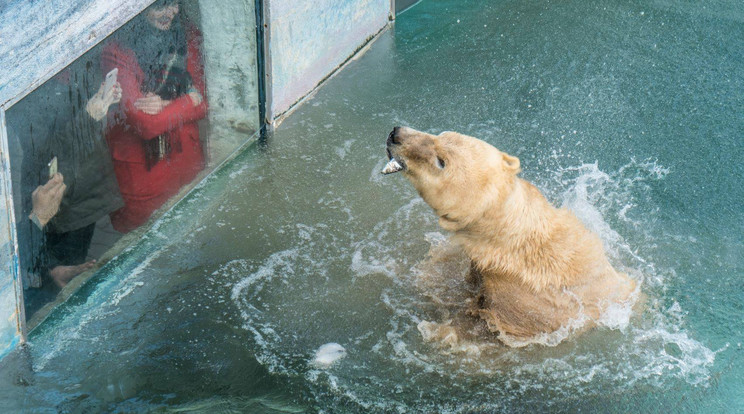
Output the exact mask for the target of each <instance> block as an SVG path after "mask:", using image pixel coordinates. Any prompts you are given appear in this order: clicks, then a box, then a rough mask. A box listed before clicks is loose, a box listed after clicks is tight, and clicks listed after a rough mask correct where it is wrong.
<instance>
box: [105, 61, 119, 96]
mask: <svg viewBox="0 0 744 414" xmlns="http://www.w3.org/2000/svg"><path fill="white" fill-rule="evenodd" d="M118 75H119V68H113V69H111V71H110V72H109V73H107V74H106V80H104V81H103V94H104V95H105V94H106V93H107V92H108V91H110V90H111V88H113V87H114V84H115V83H116V77H117V76H118Z"/></svg>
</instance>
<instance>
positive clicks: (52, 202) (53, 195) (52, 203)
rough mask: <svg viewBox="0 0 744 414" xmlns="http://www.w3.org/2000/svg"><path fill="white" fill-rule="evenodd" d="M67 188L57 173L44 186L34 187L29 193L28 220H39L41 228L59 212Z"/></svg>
mask: <svg viewBox="0 0 744 414" xmlns="http://www.w3.org/2000/svg"><path fill="white" fill-rule="evenodd" d="M65 189H67V186H66V185H65V183H64V177H63V176H62V174H60V173H57V174H54V176H53V177H52V178H51V179H49V181H47V183H46V184H44V185H40V186H38V187H36V189H35V190H34V192H33V193H31V206H32V207H31V215H29V218H30V219H32V220H33V217H34V216H36V219H37V220H39V224H41V226H42V227H44V226H46V224H47V223H49V220H51V219H52V217H54V215H55V214H57V212H58V211H59V204H60V203H61V202H62V196H63V195H64V194H65Z"/></svg>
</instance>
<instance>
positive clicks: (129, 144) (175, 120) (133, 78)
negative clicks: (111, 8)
mask: <svg viewBox="0 0 744 414" xmlns="http://www.w3.org/2000/svg"><path fill="white" fill-rule="evenodd" d="M180 11H181V10H180V5H179V3H177V2H164V1H161V2H158V3H156V4H155V5H154V6H152V7H151V8H150V9H148V10H147V11H145V12H144V13H143V14H141V15H140V16H138V17H135V18H134V20H133V21H132V22H131V23H130V24H129V25H128V26H127V27H125V28H124V30H121V31H119V32H118V33H117V34H115V35H114V36H113V39H111V40H110V41H108V42H107V44H106V45H105V46H104V48H103V53H102V57H101V60H102V67H103V71H104V72H109V71H111V70H114V69H117V70H118V78H119V82H120V83H121V86H122V93H123V97H122V100H121V103H120V104H119V106H118V108H117V109H116V110H115V111H113V113H112V114H111V115H110V121H111V122H110V126H109V128H108V130H107V132H106V139H107V140H108V143H109V146H110V149H111V156H112V158H113V163H114V171H115V173H116V178H117V180H118V182H119V189H120V191H121V194H122V197H123V198H124V203H125V205H124V208H122V209H120V210H118V211H116V212H115V213H114V214H112V216H111V222H112V224H113V226H114V228H115V229H116V230H118V231H121V232H129V231H131V230H133V229H135V228H137V227H139V226H140V225H142V224H143V223H145V222H146V221H147V219H148V218H149V217H150V215H151V214H152V212H153V211H155V210H156V209H157V208H159V207H160V206H162V205H163V203H165V202H166V201H167V200H168V199H169V198H171V197H172V196H173V195H175V194H176V193H177V192H178V191H179V189H180V188H181V187H182V186H184V185H185V184H188V183H189V182H191V181H192V180H193V179H194V178H195V177H196V175H197V174H198V173H199V171H201V170H202V169H203V168H204V152H203V150H202V143H201V141H200V139H199V126H198V124H197V121H199V120H201V119H203V118H204V117H205V116H206V114H207V101H206V99H205V96H206V93H205V84H204V67H203V64H202V53H201V33H200V32H199V30H198V29H197V28H196V26H195V25H194V24H193V23H192V22H191V21H189V20H188V19H186V18H184V17H183V14H182V13H180Z"/></svg>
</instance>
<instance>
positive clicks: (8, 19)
mask: <svg viewBox="0 0 744 414" xmlns="http://www.w3.org/2000/svg"><path fill="white" fill-rule="evenodd" d="M153 1H154V0H118V1H117V2H116V6H115V7H112V4H113V3H112V2H110V1H109V0H66V1H28V0H5V1H3V3H5V4H4V5H2V6H0V22H2V24H0V68H2V72H1V73H0V106H5V107H6V108H7V107H8V105H10V104H12V103H14V102H15V101H17V100H18V99H20V98H21V97H23V96H24V95H26V94H27V93H28V92H29V91H31V90H33V89H34V88H36V87H37V86H39V85H41V84H42V83H44V82H45V81H46V80H48V79H49V78H51V77H52V76H53V75H54V74H55V73H57V72H59V71H60V70H61V69H62V68H64V67H65V66H67V65H69V64H70V63H72V61H74V60H75V59H76V58H77V57H78V56H80V55H82V54H83V53H85V52H86V51H87V50H88V49H90V48H91V47H93V46H95V45H96V44H97V43H99V42H100V41H102V40H103V39H104V38H105V37H106V36H108V35H109V34H111V33H112V32H113V31H114V30H116V29H117V28H118V27H120V26H121V25H122V24H123V23H124V22H126V21H128V20H129V19H131V18H132V17H134V16H135V15H137V13H139V12H140V11H142V10H144V9H145V8H146V7H147V6H148V5H150V4H151V3H153Z"/></svg>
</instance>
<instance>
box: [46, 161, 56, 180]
mask: <svg viewBox="0 0 744 414" xmlns="http://www.w3.org/2000/svg"><path fill="white" fill-rule="evenodd" d="M47 166H48V167H49V179H51V178H52V177H54V174H57V157H54V158H52V160H51V161H49V164H47Z"/></svg>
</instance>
